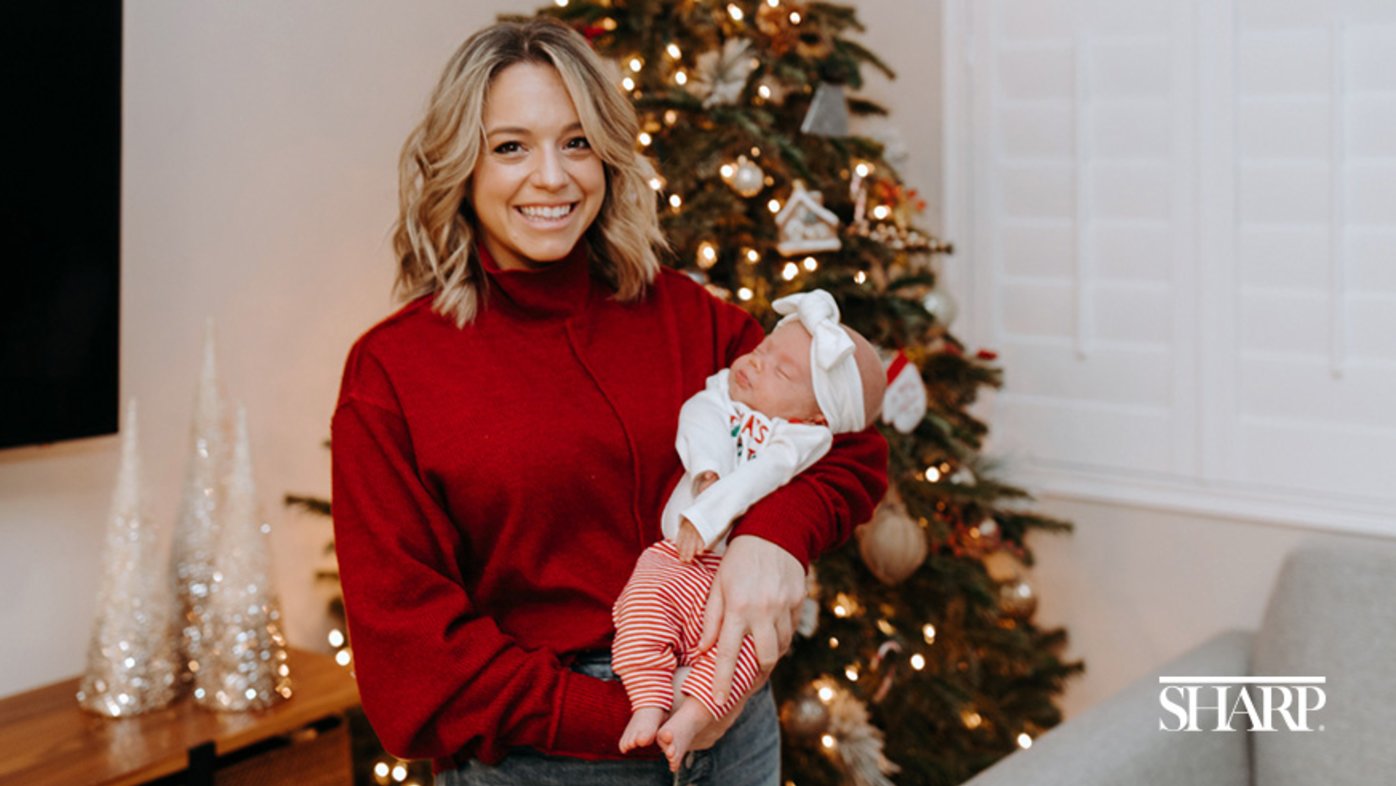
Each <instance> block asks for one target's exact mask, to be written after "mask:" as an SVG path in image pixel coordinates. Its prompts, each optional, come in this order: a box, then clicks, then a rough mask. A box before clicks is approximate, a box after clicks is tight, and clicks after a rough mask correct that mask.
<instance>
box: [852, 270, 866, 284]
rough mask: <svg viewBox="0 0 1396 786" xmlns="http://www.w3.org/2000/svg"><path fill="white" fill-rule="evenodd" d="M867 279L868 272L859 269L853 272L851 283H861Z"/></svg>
mask: <svg viewBox="0 0 1396 786" xmlns="http://www.w3.org/2000/svg"><path fill="white" fill-rule="evenodd" d="M867 280H868V274H867V273H864V272H863V271H861V270H859V271H858V272H857V273H854V274H853V283H855V284H862V283H864V282H865V281H867Z"/></svg>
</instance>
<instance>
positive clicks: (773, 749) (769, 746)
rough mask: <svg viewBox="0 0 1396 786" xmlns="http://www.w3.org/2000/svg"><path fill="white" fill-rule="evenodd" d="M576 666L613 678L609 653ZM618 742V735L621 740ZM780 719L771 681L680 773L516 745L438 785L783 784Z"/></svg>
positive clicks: (664, 766)
mask: <svg viewBox="0 0 1396 786" xmlns="http://www.w3.org/2000/svg"><path fill="white" fill-rule="evenodd" d="M572 670H573V671H576V672H579V673H581V674H586V675H588V676H592V677H598V678H600V679H603V680H614V679H616V675H615V674H614V673H613V672H612V671H611V658H610V654H609V653H605V654H604V655H598V656H594V657H592V658H589V659H585V660H578V661H577V662H576V663H574V664H573V665H572ZM617 742H619V740H617ZM779 784H780V721H779V720H778V719H777V717H776V705H775V700H774V699H772V698H771V686H770V684H769V683H768V684H766V685H762V686H761V688H760V689H759V690H757V691H756V692H755V693H753V694H752V695H751V698H750V699H748V700H747V703H746V708H745V709H743V710H742V714H741V716H740V717H738V718H737V722H736V723H733V724H732V728H730V729H728V730H727V733H726V734H724V735H723V736H722V739H720V740H718V742H717V744H716V745H714V746H713V747H711V748H709V749H708V750H705V751H695V752H693V753H690V754H689V755H688V757H687V758H686V759H685V761H684V766H683V767H682V768H680V769H679V773H678V775H674V774H673V773H671V772H669V765H668V762H666V761H664V760H663V759H659V760H643V759H627V760H624V761H583V760H581V759H573V758H569V757H566V756H545V755H543V754H541V753H536V752H534V751H530V750H523V749H520V750H516V751H514V752H512V753H510V754H509V756H508V757H507V758H506V759H504V761H502V762H500V763H499V764H498V765H496V766H494V767H490V766H487V765H485V764H482V763H480V761H479V760H478V759H472V760H471V761H469V762H467V763H466V764H464V765H462V766H461V767H460V768H459V769H455V770H447V771H445V772H442V773H440V774H438V775H437V776H436V786H525V785H527V786H535V785H536V786H779Z"/></svg>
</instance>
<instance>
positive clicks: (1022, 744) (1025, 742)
mask: <svg viewBox="0 0 1396 786" xmlns="http://www.w3.org/2000/svg"><path fill="white" fill-rule="evenodd" d="M1018 747H1019V748H1022V749H1023V750H1027V749H1028V748H1031V747H1032V735H1030V734H1028V733H1027V732H1025V731H1024V732H1020V733H1019V734H1018Z"/></svg>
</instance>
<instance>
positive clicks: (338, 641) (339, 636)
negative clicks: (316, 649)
mask: <svg viewBox="0 0 1396 786" xmlns="http://www.w3.org/2000/svg"><path fill="white" fill-rule="evenodd" d="M330 646H331V647H334V648H335V649H339V648H340V647H343V646H344V633H343V632H342V631H340V629H339V628H335V629H334V630H332V631H330Z"/></svg>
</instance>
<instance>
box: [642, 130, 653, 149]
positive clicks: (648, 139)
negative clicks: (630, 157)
mask: <svg viewBox="0 0 1396 786" xmlns="http://www.w3.org/2000/svg"><path fill="white" fill-rule="evenodd" d="M653 141H654V137H652V136H650V135H649V133H648V132H646V131H641V132H640V144H641V145H643V146H645V147H649V146H650V143H651V142H653Z"/></svg>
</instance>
